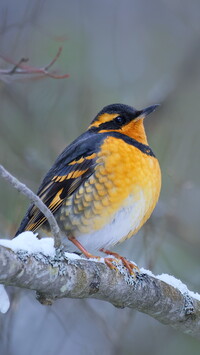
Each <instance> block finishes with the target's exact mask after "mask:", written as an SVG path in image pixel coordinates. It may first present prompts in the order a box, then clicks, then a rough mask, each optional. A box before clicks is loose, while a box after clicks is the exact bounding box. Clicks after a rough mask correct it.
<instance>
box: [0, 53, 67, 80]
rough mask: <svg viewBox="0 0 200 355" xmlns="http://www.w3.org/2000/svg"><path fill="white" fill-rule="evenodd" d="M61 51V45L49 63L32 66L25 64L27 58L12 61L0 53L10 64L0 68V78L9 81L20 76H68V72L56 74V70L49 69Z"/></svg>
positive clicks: (62, 77)
mask: <svg viewBox="0 0 200 355" xmlns="http://www.w3.org/2000/svg"><path fill="white" fill-rule="evenodd" d="M61 53H62V47H60V48H59V49H58V52H57V53H56V55H55V57H54V58H53V59H52V60H51V61H50V63H49V64H47V65H45V66H44V67H39V68H37V67H34V66H30V65H27V64H26V63H27V62H28V61H29V59H28V58H21V59H20V60H19V61H18V62H14V61H13V60H11V59H9V58H7V57H5V56H3V55H0V58H2V59H3V60H4V61H5V62H6V63H8V64H10V68H8V69H0V80H2V81H4V82H9V81H10V80H13V79H15V80H16V79H17V78H18V79H19V77H20V78H21V77H22V76H23V77H24V78H26V79H32V78H43V77H50V78H53V79H65V78H68V77H69V74H62V75H60V74H57V73H56V71H51V72H50V71H49V69H51V67H52V66H53V64H54V63H55V62H56V61H57V60H58V58H59V57H60V55H61Z"/></svg>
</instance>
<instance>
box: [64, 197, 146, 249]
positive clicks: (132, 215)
mask: <svg viewBox="0 0 200 355" xmlns="http://www.w3.org/2000/svg"><path fill="white" fill-rule="evenodd" d="M144 214H145V198H144V194H143V191H141V192H140V198H139V199H138V200H137V201H134V198H133V196H129V197H128V198H127V199H126V200H125V201H124V205H123V207H122V208H121V209H120V210H119V211H118V212H117V213H115V215H114V216H113V217H112V218H111V220H110V223H108V224H107V225H105V226H104V227H103V228H101V229H100V230H97V231H91V233H88V234H82V235H80V236H77V237H76V239H77V240H78V241H79V242H80V243H81V244H82V245H83V246H84V248H85V249H86V250H88V251H89V252H91V251H92V250H98V249H100V248H109V247H110V246H112V245H115V244H116V243H118V242H119V241H120V240H121V239H122V238H123V237H125V236H126V235H127V234H128V233H129V232H130V231H134V230H136V229H137V228H138V226H139V224H140V222H141V220H142V219H143V217H144ZM65 239H66V237H65ZM65 244H66V243H65ZM66 246H67V249H68V250H69V251H77V249H75V246H74V245H73V244H72V243H71V242H69V243H67V245H66Z"/></svg>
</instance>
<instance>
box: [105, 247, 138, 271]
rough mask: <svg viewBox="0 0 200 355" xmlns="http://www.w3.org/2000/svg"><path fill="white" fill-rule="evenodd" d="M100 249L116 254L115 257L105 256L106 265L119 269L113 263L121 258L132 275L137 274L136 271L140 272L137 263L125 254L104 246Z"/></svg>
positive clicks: (108, 253) (106, 252)
mask: <svg viewBox="0 0 200 355" xmlns="http://www.w3.org/2000/svg"><path fill="white" fill-rule="evenodd" d="M100 251H101V252H102V253H104V254H107V255H112V256H114V258H109V257H108V258H104V261H105V263H106V265H108V266H109V267H110V269H117V268H116V266H114V265H113V261H114V262H119V260H121V262H122V264H123V265H124V266H125V268H126V269H127V270H128V271H129V273H130V275H134V276H135V273H136V272H140V269H139V268H138V267H137V265H135V264H134V263H132V262H131V261H129V260H127V259H126V258H125V257H124V256H121V255H119V254H118V253H114V252H112V251H110V250H107V249H104V248H101V249H100Z"/></svg>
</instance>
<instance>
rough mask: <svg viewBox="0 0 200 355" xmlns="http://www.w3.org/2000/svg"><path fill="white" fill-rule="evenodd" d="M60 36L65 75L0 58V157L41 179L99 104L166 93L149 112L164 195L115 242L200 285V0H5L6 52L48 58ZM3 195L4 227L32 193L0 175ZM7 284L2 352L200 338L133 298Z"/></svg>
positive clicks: (172, 343) (155, 344) (2, 43)
mask: <svg viewBox="0 0 200 355" xmlns="http://www.w3.org/2000/svg"><path fill="white" fill-rule="evenodd" d="M60 46H63V51H62V53H61V56H60V57H59V58H58V60H57V62H56V63H55V64H54V67H53V68H55V69H57V70H58V71H59V73H60V74H65V73H68V74H69V75H70V77H69V78H67V79H60V80H56V79H51V78H43V79H42V78H40V79H37V80H36V79H33V78H32V79H30V78H26V77H25V76H23V77H22V76H20V75H18V76H17V75H13V76H12V75H4V74H3V73H2V69H5V70H6V69H7V70H8V69H9V68H10V69H12V67H13V66H12V65H10V64H8V63H7V62H6V61H5V60H3V59H0V69H1V70H0V163H1V164H3V165H4V166H5V168H7V169H8V170H9V171H10V172H11V173H12V174H14V175H15V176H16V177H18V178H19V179H20V180H21V181H22V182H24V183H26V184H27V185H28V186H29V187H30V188H31V189H33V191H36V190H37V188H38V185H39V183H40V181H41V178H42V177H43V175H44V174H45V173H46V171H47V170H48V169H49V168H50V166H51V165H52V163H53V161H54V160H55V158H56V156H57V155H58V153H60V151H61V150H62V149H63V148H64V147H65V146H66V145H67V144H68V143H69V142H71V141H72V140H73V139H74V138H75V137H76V136H77V135H79V134H80V133H81V132H83V131H84V130H85V129H86V127H87V126H88V124H89V123H90V121H91V120H92V119H93V117H94V116H95V115H96V114H97V112H98V111H99V110H100V109H101V108H102V107H103V106H105V105H107V104H111V103H116V102H121V103H125V104H129V105H133V106H135V107H136V108H137V109H141V108H144V107H145V106H148V105H152V104H157V103H161V107H160V108H159V109H158V110H157V111H156V112H155V113H154V114H153V115H152V116H151V117H148V118H147V119H146V122H145V124H146V129H147V134H148V139H149V144H150V146H151V148H152V149H153V151H154V152H155V153H156V155H157V157H158V159H159V161H160V164H161V168H162V176H163V185H162V193H161V197H160V201H159V204H158V206H157V208H156V210H155V212H154V213H153V216H152V217H151V219H150V220H149V222H148V223H147V224H146V225H145V226H144V227H143V228H142V230H141V231H140V232H139V233H138V235H137V236H135V237H134V238H132V239H131V240H129V241H127V242H125V243H123V244H122V245H121V246H119V247H117V248H115V249H114V250H116V251H119V252H120V253H121V254H123V255H125V256H127V257H129V258H131V259H132V260H135V261H136V262H137V264H138V265H139V267H145V268H148V269H150V270H151V271H152V272H154V273H156V274H161V273H170V274H173V275H174V276H175V277H177V278H180V279H181V280H182V281H183V282H184V283H186V284H187V285H188V287H189V288H190V289H191V290H194V291H197V292H200V282H199V255H200V237H199V220H200V215H199V214H200V212H199V211H200V183H199V180H200V179H199V178H200V164H199V163H200V158H199V156H200V139H199V134H200V64H199V63H200V2H199V0H191V1H189V2H188V1H186V0H182V1H180V0H151V1H145V0H124V1H120V0H109V1H107V0H101V1H97V0H96V1H94V0H93V1H92V0H84V1H83V0H73V1H65V0H58V1H54V0H48V1H45V0H29V1H28V0H21V1H18V2H15V1H12V0H5V1H4V0H1V2H0V56H3V57H7V58H9V59H10V60H11V61H13V62H15V63H16V62H18V61H19V60H20V59H21V58H22V57H28V58H29V63H30V65H33V66H35V67H41V66H45V65H47V64H48V63H49V62H50V61H51V60H52V59H53V58H54V57H55V54H56V53H57V51H58V48H59V47H60ZM53 68H52V70H53ZM0 201H1V203H0V234H1V237H6V238H9V237H11V236H12V235H13V234H14V233H15V231H16V229H17V227H18V225H19V223H20V220H21V218H22V217H23V215H24V213H25V210H26V208H27V206H28V204H29V202H28V201H27V199H26V198H25V197H23V196H22V195H20V194H19V193H18V192H17V191H16V190H14V189H13V188H12V187H11V186H10V185H9V184H8V183H6V182H5V181H3V180H2V179H0ZM9 291H10V298H11V302H12V305H11V309H10V310H9V312H8V313H7V314H5V315H1V316H0V354H1V355H27V354H29V355H34V354H37V355H42V354H48V355H54V354H57V355H66V354H70V353H72V352H73V354H75V355H76V354H77V355H79V354H80V355H82V354H91V355H93V354H94V355H98V354H102V353H103V354H106V355H115V354H116V355H120V354H125V355H126V354H127V355H129V354H133V353H134V354H140V355H147V354H148V355H149V354H154V355H156V354H159V355H167V354H181V355H186V354H188V353H190V354H194V355H196V354H199V353H200V343H199V342H198V341H197V340H194V339H192V338H191V337H189V336H186V335H182V334H180V333H179V332H177V331H176V330H173V329H172V328H169V327H168V326H164V325H162V324H160V323H158V322H157V321H155V320H154V319H152V318H150V317H149V316H147V315H144V314H141V313H139V312H135V311H133V310H130V309H123V310H121V309H120V310H118V309H115V308H114V307H113V306H112V305H110V304H107V303H105V302H100V301H96V300H71V299H65V300H59V301H57V302H55V304H54V305H53V306H52V307H46V306H41V305H40V304H39V303H38V302H37V301H36V300H35V295H34V293H33V292H28V291H22V290H19V289H18V290H17V289H10V288H9Z"/></svg>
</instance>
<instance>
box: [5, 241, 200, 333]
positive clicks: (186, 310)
mask: <svg viewBox="0 0 200 355" xmlns="http://www.w3.org/2000/svg"><path fill="white" fill-rule="evenodd" d="M127 275H128V274H127ZM127 275H126V277H124V275H122V274H120V272H118V271H116V270H110V269H109V268H108V267H107V266H106V265H105V264H103V263H100V262H95V261H91V260H85V259H82V258H81V259H74V260H72V259H67V258H66V257H64V256H63V255H62V254H60V255H57V256H56V257H55V258H52V257H49V256H44V255H43V254H40V253H37V254H35V255H29V254H28V253H27V252H25V251H23V252H22V251H21V252H13V251H12V250H10V249H8V248H5V247H3V246H0V283H2V284H4V285H12V286H18V287H22V288H27V289H31V290H35V291H36V292H37V295H38V300H39V301H40V302H41V303H45V304H48V303H49V304H51V303H52V302H53V301H54V300H55V299H57V298H64V297H66V298H67V297H70V298H96V299H100V300H104V301H107V302H110V303H112V304H113V305H115V306H116V307H120V308H122V307H130V308H134V309H137V310H138V311H140V312H144V313H147V314H149V315H150V316H152V317H154V318H155V319H157V320H158V321H160V322H161V323H163V324H168V325H170V326H172V327H174V328H176V329H178V330H180V331H182V332H184V333H187V334H190V335H192V336H194V337H196V338H199V339H200V302H199V301H198V300H197V299H195V298H193V297H191V296H190V295H188V294H182V293H181V292H180V291H179V290H178V289H176V288H174V287H172V286H170V285H168V284H166V283H165V282H163V281H161V280H158V279H157V278H155V277H153V276H149V275H148V274H146V273H140V274H137V275H136V277H135V278H134V277H132V276H127Z"/></svg>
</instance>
